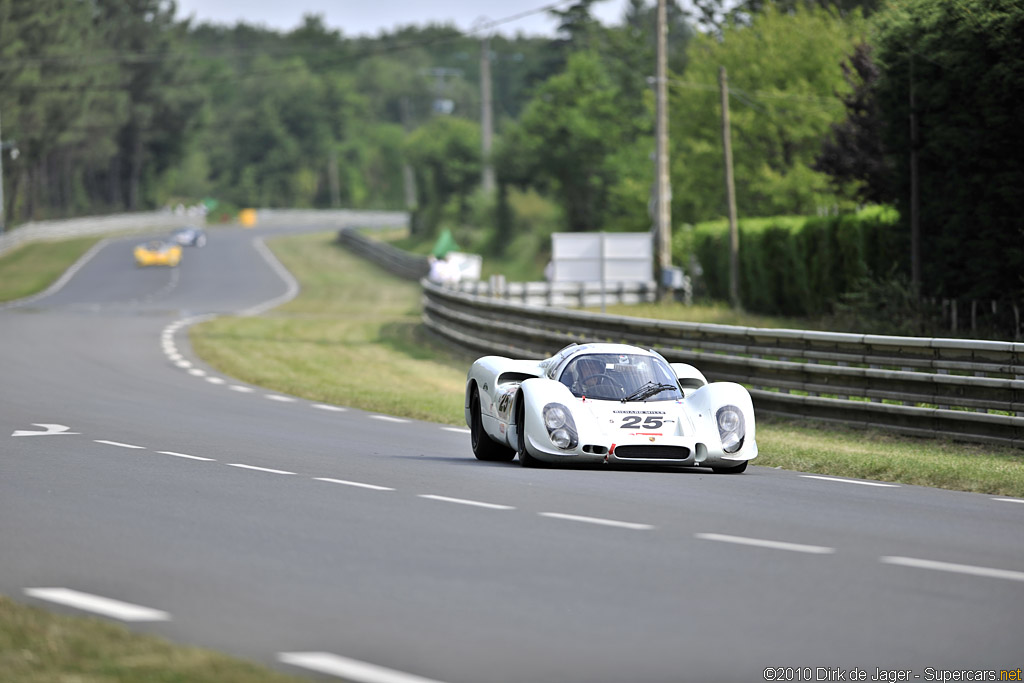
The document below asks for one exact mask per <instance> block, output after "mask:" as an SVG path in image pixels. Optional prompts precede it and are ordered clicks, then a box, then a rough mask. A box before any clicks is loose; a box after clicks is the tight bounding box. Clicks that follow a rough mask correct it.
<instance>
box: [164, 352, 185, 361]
mask: <svg viewBox="0 0 1024 683" xmlns="http://www.w3.org/2000/svg"><path fill="white" fill-rule="evenodd" d="M167 358H168V359H169V360H172V361H174V362H175V363H178V362H180V361H183V360H185V359H184V358H182V357H181V354H180V353H169V354H167Z"/></svg>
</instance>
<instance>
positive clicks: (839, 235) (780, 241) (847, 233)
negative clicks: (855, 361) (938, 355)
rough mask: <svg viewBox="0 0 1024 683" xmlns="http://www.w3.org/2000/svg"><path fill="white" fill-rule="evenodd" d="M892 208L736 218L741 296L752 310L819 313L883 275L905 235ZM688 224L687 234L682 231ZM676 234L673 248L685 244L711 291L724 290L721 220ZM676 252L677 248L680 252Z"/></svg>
mask: <svg viewBox="0 0 1024 683" xmlns="http://www.w3.org/2000/svg"><path fill="white" fill-rule="evenodd" d="M898 219H899V216H898V214H897V213H896V212H895V211H893V210H879V209H877V208H874V209H870V210H865V211H861V212H859V213H849V214H843V215H840V216H824V217H814V218H803V217H798V216H797V217H785V216H779V217H776V218H767V219H749V220H742V221H740V265H741V268H740V273H741V276H740V297H741V299H742V300H743V302H744V306H746V307H747V308H748V309H749V310H751V311H757V312H760V313H767V314H772V315H791V316H804V315H812V316H819V315H823V314H826V313H830V312H832V306H833V304H834V303H835V302H836V301H838V300H840V298H841V295H843V294H845V293H847V292H853V291H859V290H860V289H861V288H862V286H863V282H864V281H865V280H872V281H876V280H885V279H886V278H888V277H889V276H890V274H891V273H892V272H893V270H894V268H895V267H896V265H897V263H898V258H899V255H900V254H903V253H905V252H906V248H907V246H906V244H905V243H904V236H903V235H902V234H901V233H899V232H898V231H896V230H894V229H893V228H894V226H895V224H896V222H897V220H898ZM688 231H689V232H690V233H692V234H687V233H688ZM688 231H686V230H684V231H680V232H678V233H677V235H676V245H675V246H676V250H677V251H682V250H684V249H686V243H689V245H691V246H690V249H692V251H693V252H694V253H695V254H696V255H697V257H698V259H699V260H700V263H701V264H702V266H703V269H704V273H703V277H702V283H703V285H704V286H705V287H706V288H707V294H709V295H710V296H711V297H712V298H716V299H720V300H726V299H728V298H729V230H728V224H727V222H726V221H723V220H718V221H708V222H705V223H699V224H697V225H696V226H695V227H693V228H689V230H688ZM680 256H681V254H680Z"/></svg>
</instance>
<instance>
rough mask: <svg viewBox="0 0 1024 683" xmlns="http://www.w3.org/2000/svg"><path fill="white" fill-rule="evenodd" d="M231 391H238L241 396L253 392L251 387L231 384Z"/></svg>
mask: <svg viewBox="0 0 1024 683" xmlns="http://www.w3.org/2000/svg"><path fill="white" fill-rule="evenodd" d="M228 388H229V389H231V391H239V392H241V393H243V394H251V393H252V392H253V391H255V390H254V389H253V388H252V387H243V386H242V385H241V384H232V385H231V386H230V387H228Z"/></svg>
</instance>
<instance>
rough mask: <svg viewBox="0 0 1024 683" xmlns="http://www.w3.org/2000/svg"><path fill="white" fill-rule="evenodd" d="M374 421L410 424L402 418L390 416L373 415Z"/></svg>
mask: <svg viewBox="0 0 1024 683" xmlns="http://www.w3.org/2000/svg"><path fill="white" fill-rule="evenodd" d="M370 417H372V418H373V419H374V420H384V421H385V422H408V420H403V419H402V418H400V417H391V416H390V415H371V416H370Z"/></svg>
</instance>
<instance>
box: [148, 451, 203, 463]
mask: <svg viewBox="0 0 1024 683" xmlns="http://www.w3.org/2000/svg"><path fill="white" fill-rule="evenodd" d="M157 453H162V454H163V455H173V456H174V457H176V458H188V459H189V460H205V461H206V462H216V460H214V459H213V458H201V457H199V456H198V455H189V454H188V453H175V452H174V451H157Z"/></svg>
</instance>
